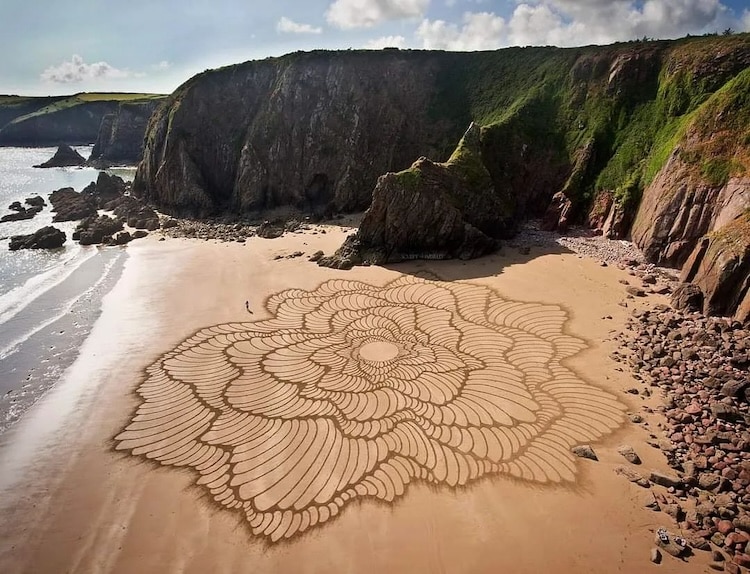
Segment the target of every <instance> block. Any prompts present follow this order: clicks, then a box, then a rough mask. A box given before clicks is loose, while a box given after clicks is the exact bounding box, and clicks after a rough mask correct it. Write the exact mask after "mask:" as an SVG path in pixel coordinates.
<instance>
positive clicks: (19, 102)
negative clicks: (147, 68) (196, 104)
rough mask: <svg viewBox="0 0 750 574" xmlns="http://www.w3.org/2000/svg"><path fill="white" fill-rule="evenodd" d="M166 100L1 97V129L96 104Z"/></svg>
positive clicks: (99, 95)
mask: <svg viewBox="0 0 750 574" xmlns="http://www.w3.org/2000/svg"><path fill="white" fill-rule="evenodd" d="M164 98H166V95H163V94H145V93H125V92H121V93H117V92H111V93H110V92H82V93H78V94H73V95H70V96H34V97H28V96H12V95H0V129H2V128H3V127H4V126H6V125H8V124H11V123H20V122H23V121H26V120H28V119H31V118H34V117H39V116H43V115H45V114H54V113H56V112H60V111H62V110H66V109H70V108H74V107H76V106H80V105H84V104H87V103H94V102H117V103H120V102H129V103H139V102H147V101H151V100H161V99H164Z"/></svg>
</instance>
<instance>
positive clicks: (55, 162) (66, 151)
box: [34, 144, 86, 167]
mask: <svg viewBox="0 0 750 574" xmlns="http://www.w3.org/2000/svg"><path fill="white" fill-rule="evenodd" d="M85 163H86V158H85V157H83V156H82V155H81V154H80V153H78V152H77V151H76V150H74V149H73V148H72V147H70V146H69V145H65V144H61V145H60V146H59V147H58V148H57V151H56V152H55V155H53V156H52V157H51V158H50V159H48V160H47V161H45V162H44V163H40V164H39V165H35V166H34V167H73V166H79V165H83V164H85Z"/></svg>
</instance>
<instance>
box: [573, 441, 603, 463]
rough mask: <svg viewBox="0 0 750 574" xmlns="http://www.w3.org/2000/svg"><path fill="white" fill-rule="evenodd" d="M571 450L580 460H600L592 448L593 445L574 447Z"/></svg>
mask: <svg viewBox="0 0 750 574" xmlns="http://www.w3.org/2000/svg"><path fill="white" fill-rule="evenodd" d="M570 450H571V452H572V453H573V454H574V455H576V456H578V457H580V458H587V459H589V460H599V459H598V458H597V456H596V453H595V452H594V449H593V448H591V445H588V444H584V445H580V446H574V447H573V448H572V449H570Z"/></svg>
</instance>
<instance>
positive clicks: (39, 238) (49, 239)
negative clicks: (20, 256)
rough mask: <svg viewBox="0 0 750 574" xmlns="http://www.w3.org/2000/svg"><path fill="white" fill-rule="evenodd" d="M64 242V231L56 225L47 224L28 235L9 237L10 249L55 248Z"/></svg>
mask: <svg viewBox="0 0 750 574" xmlns="http://www.w3.org/2000/svg"><path fill="white" fill-rule="evenodd" d="M64 243H65V232H64V231H61V230H59V229H57V228H56V227H52V226H47V227H42V228H41V229H38V230H37V231H35V232H34V233H32V234H30V235H14V236H12V237H11V238H10V245H9V247H10V250H11V251H17V250H18V249H55V248H57V247H62V245H63V244H64Z"/></svg>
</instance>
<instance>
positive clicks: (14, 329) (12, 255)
mask: <svg viewBox="0 0 750 574" xmlns="http://www.w3.org/2000/svg"><path fill="white" fill-rule="evenodd" d="M75 149H76V150H77V151H78V152H79V153H80V154H81V155H82V156H83V157H88V156H89V155H90V153H91V146H77V147H76V148H75ZM55 151H56V150H55V148H14V147H0V216H2V215H5V214H8V213H12V212H11V210H10V209H8V206H9V205H10V204H11V203H12V202H14V201H20V202H21V203H22V204H23V203H24V200H25V199H26V198H28V197H32V196H35V195H39V196H41V197H43V198H44V200H45V201H46V202H47V205H46V206H45V207H44V209H43V210H42V212H41V213H39V214H37V215H36V216H35V217H34V218H32V219H28V220H25V221H13V222H5V223H0V433H2V432H4V431H5V430H7V429H8V428H9V427H10V426H11V425H12V424H13V423H14V422H16V421H17V420H18V419H19V418H20V417H21V415H22V414H23V413H24V412H25V411H26V410H27V409H28V408H30V407H31V406H32V405H33V404H34V402H36V401H37V400H38V399H39V398H40V397H41V396H42V395H43V394H44V392H45V391H47V390H48V389H49V388H50V387H52V386H53V385H54V384H55V383H56V382H57V381H58V380H59V379H60V378H61V377H62V376H63V375H64V373H65V370H66V369H67V368H68V367H69V366H70V365H71V364H72V363H73V361H74V360H75V358H76V357H77V354H78V353H77V350H78V349H79V348H80V346H81V345H82V344H83V341H84V340H85V339H86V337H87V336H88V333H89V332H90V330H91V328H92V326H93V324H94V322H95V321H96V319H97V318H98V316H99V314H100V312H101V300H102V297H104V295H106V294H107V293H108V292H109V291H110V290H111V288H112V287H113V286H114V284H115V283H116V282H117V279H118V278H119V276H120V274H121V272H122V268H123V265H124V263H125V259H126V258H127V250H126V249H125V248H123V247H101V246H80V245H78V244H77V243H76V242H74V241H72V240H71V239H70V236H71V234H72V232H73V230H74V229H75V226H76V222H65V223H54V224H53V223H52V217H53V215H54V214H53V213H52V211H51V206H50V204H49V194H50V193H51V192H52V191H54V190H56V189H60V188H62V187H72V188H73V189H75V190H76V191H81V190H82V189H83V188H84V187H86V186H87V185H88V184H89V183H91V182H92V181H96V178H97V176H98V174H99V170H97V169H94V168H79V167H74V168H48V169H40V168H34V167H33V166H34V165H36V164H40V163H42V162H44V161H47V160H48V159H49V158H50V157H52V156H53V155H54V153H55ZM107 171H108V173H113V174H116V175H119V176H120V177H122V178H123V179H124V180H126V181H131V180H132V179H133V177H134V175H135V169H134V168H114V169H111V170H107ZM45 225H54V226H55V227H57V228H59V229H62V230H63V231H65V233H66V234H67V236H68V239H67V241H66V242H65V245H64V246H63V247H62V248H60V249H54V250H36V249H33V250H32V249H25V250H19V251H10V249H9V243H10V237H11V236H13V235H19V234H28V233H33V232H34V231H36V230H37V229H39V228H41V227H44V226H45Z"/></svg>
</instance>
